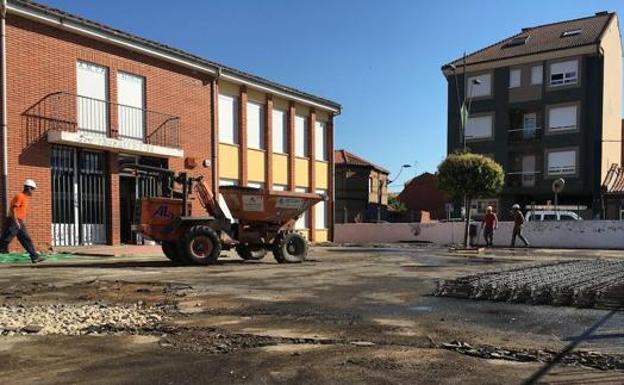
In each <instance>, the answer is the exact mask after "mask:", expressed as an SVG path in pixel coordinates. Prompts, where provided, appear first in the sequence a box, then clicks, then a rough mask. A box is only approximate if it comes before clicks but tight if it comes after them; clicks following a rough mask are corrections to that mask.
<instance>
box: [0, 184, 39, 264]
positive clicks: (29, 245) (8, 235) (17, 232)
mask: <svg viewBox="0 0 624 385" xmlns="http://www.w3.org/2000/svg"><path fill="white" fill-rule="evenodd" d="M36 188H37V184H36V183H35V181H34V180H32V179H26V181H24V189H23V190H22V192H21V193H19V194H17V195H15V197H13V200H12V201H11V205H10V207H9V218H8V221H7V222H8V223H7V226H6V228H5V229H4V232H3V233H2V237H0V253H2V254H6V253H8V252H9V243H11V241H12V240H13V238H15V236H17V239H18V240H19V242H20V243H21V244H22V247H23V248H24V249H26V251H27V252H28V254H30V259H31V261H32V263H39V262H43V261H45V258H43V257H41V256H40V255H39V253H37V250H35V246H34V245H33V242H32V239H31V238H30V235H29V234H28V230H27V229H26V224H25V223H24V220H25V219H26V216H27V215H28V198H30V197H31V196H32V194H33V191H35V189H36Z"/></svg>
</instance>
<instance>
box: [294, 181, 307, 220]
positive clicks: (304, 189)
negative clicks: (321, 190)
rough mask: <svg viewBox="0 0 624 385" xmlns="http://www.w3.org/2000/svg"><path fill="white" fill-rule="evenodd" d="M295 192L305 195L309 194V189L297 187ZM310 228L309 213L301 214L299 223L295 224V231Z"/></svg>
mask: <svg viewBox="0 0 624 385" xmlns="http://www.w3.org/2000/svg"><path fill="white" fill-rule="evenodd" d="M295 192H300V193H305V192H308V189H307V188H305V187H296V188H295ZM307 228H308V212H307V211H306V212H304V213H303V214H301V216H300V217H299V219H297V222H296V223H295V229H297V230H304V229H307Z"/></svg>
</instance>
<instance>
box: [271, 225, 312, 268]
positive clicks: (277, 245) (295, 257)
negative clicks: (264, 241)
mask: <svg viewBox="0 0 624 385" xmlns="http://www.w3.org/2000/svg"><path fill="white" fill-rule="evenodd" d="M273 256H274V257H275V260H276V261H277V262H279V263H300V262H303V261H305V259H306V257H307V256H308V241H307V240H306V239H305V238H304V237H303V236H302V235H301V234H299V233H295V232H288V233H284V234H282V235H279V236H278V237H277V238H276V239H275V242H274V244H273Z"/></svg>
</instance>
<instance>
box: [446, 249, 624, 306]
mask: <svg viewBox="0 0 624 385" xmlns="http://www.w3.org/2000/svg"><path fill="white" fill-rule="evenodd" d="M434 295H436V296H446V297H454V298H468V299H487V300H493V301H505V302H512V303H528V304H535V305H540V304H546V305H558V306H576V307H593V308H599V309H614V308H619V307H620V306H622V304H624V261H614V260H571V261H555V262H549V263H542V264H533V265H529V266H527V265H523V266H519V267H515V268H512V269H507V270H498V271H489V272H484V273H479V274H474V275H469V276H465V277H460V278H457V279H454V280H449V281H439V282H438V286H437V288H436V290H435V292H434Z"/></svg>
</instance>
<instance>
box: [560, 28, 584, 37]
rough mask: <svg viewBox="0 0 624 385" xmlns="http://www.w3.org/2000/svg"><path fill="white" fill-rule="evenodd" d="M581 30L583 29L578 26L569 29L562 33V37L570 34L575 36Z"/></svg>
mask: <svg viewBox="0 0 624 385" xmlns="http://www.w3.org/2000/svg"><path fill="white" fill-rule="evenodd" d="M581 32H583V30H582V29H580V28H577V29H571V30H569V31H565V32H564V33H562V34H561V37H568V36H575V35H580V34H581Z"/></svg>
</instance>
